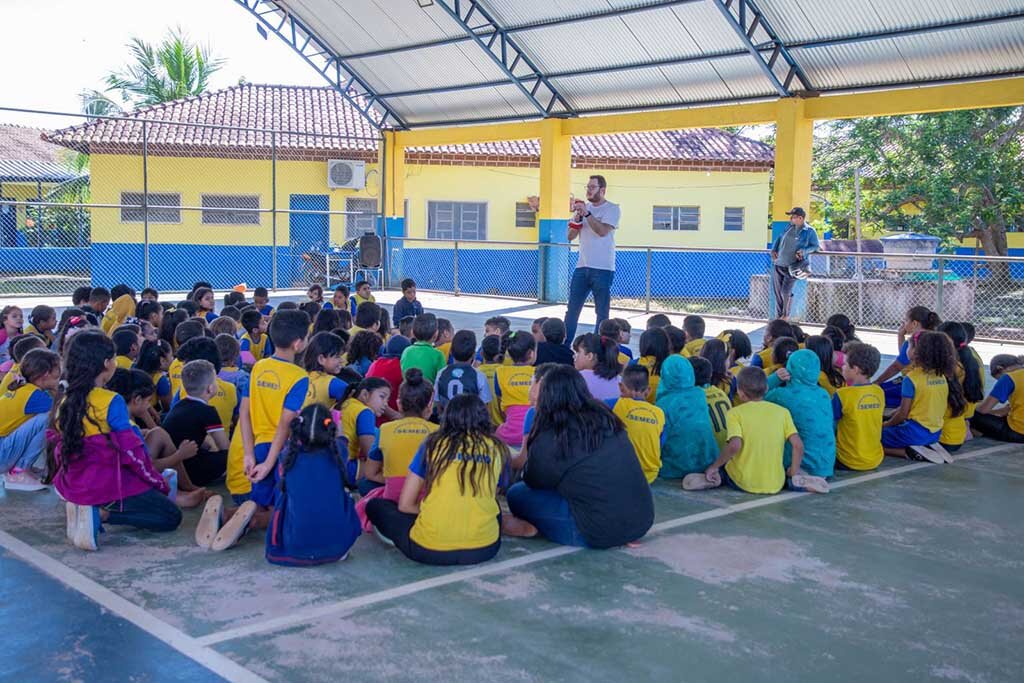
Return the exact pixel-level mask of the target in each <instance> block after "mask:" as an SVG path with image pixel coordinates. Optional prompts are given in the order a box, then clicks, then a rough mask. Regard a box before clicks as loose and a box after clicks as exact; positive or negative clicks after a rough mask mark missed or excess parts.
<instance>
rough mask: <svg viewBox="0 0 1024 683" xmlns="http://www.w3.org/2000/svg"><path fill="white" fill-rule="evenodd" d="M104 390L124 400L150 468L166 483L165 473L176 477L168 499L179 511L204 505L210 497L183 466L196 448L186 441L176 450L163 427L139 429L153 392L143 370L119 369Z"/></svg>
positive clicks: (146, 415)
mask: <svg viewBox="0 0 1024 683" xmlns="http://www.w3.org/2000/svg"><path fill="white" fill-rule="evenodd" d="M107 389H110V390H111V391H116V392H117V393H118V394H120V396H121V398H123V399H124V402H125V405H127V406H128V417H129V419H130V421H131V423H132V429H134V430H135V432H136V433H137V434H138V435H139V437H140V438H141V439H142V440H143V442H144V443H145V444H146V451H147V452H148V453H149V457H150V459H151V460H152V461H153V466H154V467H155V468H156V469H157V470H159V471H160V472H162V473H163V475H164V478H165V479H166V478H167V476H168V470H173V471H174V472H175V473H176V475H177V477H176V479H177V490H176V491H175V490H174V489H172V490H171V492H170V497H171V499H172V500H173V501H174V502H175V503H176V504H177V505H178V507H180V508H191V507H195V506H197V505H199V504H200V503H202V502H204V501H205V500H206V499H207V498H208V497H209V496H208V495H207V492H206V489H205V488H201V487H198V486H196V485H195V484H193V483H192V480H191V479H189V476H188V471H187V470H186V469H185V466H184V462H185V461H186V460H188V459H189V458H192V457H195V455H196V453H198V452H199V444H198V443H196V442H195V441H191V440H187V441H183V442H182V443H181V444H180V445H179V446H175V445H174V441H173V440H172V439H171V436H170V435H169V434H168V433H167V430H165V429H164V428H163V427H153V428H151V429H140V428H139V425H140V424H142V425H145V424H146V422H145V421H146V419H147V418H148V417H149V414H150V400H151V399H152V397H153V393H154V391H155V389H154V387H153V380H152V379H150V377H149V375H147V374H146V373H145V372H143V371H142V370H135V369H133V370H125V369H124V368H118V369H117V370H115V371H114V376H113V377H111V378H110V381H109V382H107Z"/></svg>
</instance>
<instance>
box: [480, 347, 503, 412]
mask: <svg viewBox="0 0 1024 683" xmlns="http://www.w3.org/2000/svg"><path fill="white" fill-rule="evenodd" d="M480 358H481V363H480V365H479V366H478V367H477V369H478V370H480V372H482V373H484V376H485V377H486V378H487V381H488V383H489V384H490V386H492V387H493V386H494V378H495V376H496V375H497V374H498V368H500V367H501V366H503V365H504V364H505V354H504V353H503V351H502V348H501V337H500V336H499V335H496V334H492V335H488V336H486V337H484V340H483V342H481V343H480ZM487 412H488V413H489V414H490V416H491V422H492V423H494V424H496V425H500V424H501V423H502V422H504V421H505V416H504V415H503V414H502V412H501V399H499V398H498V397H497V396H495V395H494V392H493V391H492V392H491V400H490V401H489V402H488V404H487Z"/></svg>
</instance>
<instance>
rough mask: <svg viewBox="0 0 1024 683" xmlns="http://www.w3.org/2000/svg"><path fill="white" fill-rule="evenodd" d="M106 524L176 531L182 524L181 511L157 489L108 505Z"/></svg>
mask: <svg viewBox="0 0 1024 683" xmlns="http://www.w3.org/2000/svg"><path fill="white" fill-rule="evenodd" d="M103 509H104V510H106V511H107V512H108V513H110V516H109V517H107V521H106V524H123V525H124V526H133V527H135V528H136V529H146V530H148V531H174V530H175V529H177V528H178V526H179V525H180V524H181V510H180V509H178V506H177V505H175V504H174V503H172V502H171V499H170V498H168V497H167V496H165V495H164V494H162V493H160V492H159V491H157V490H156V489H150V490H148V491H146V492H145V493H140V494H139V495H137V496H132V497H130V498H125V499H123V500H115V501H114V502H113V503H107V504H106V505H104V506H103Z"/></svg>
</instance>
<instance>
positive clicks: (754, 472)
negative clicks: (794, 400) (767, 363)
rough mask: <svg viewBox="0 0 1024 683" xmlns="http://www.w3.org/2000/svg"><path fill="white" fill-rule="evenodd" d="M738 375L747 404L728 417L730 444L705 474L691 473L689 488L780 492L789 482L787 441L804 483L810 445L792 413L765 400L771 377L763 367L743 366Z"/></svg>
mask: <svg viewBox="0 0 1024 683" xmlns="http://www.w3.org/2000/svg"><path fill="white" fill-rule="evenodd" d="M736 379H737V388H736V392H737V395H739V396H741V397H742V399H743V403H742V404H741V405H738V406H735V407H734V408H733V409H732V410H730V411H729V415H728V416H727V417H726V422H727V423H728V434H727V436H728V441H727V442H726V445H725V448H723V449H722V452H721V453H719V455H718V458H717V459H716V460H715V461H714V462H713V463H711V465H710V466H708V468H707V469H706V470H705V471H704V472H701V473H699V474H691V475H689V476H687V477H686V478H685V479H684V480H683V488H684V489H686V490H688V491H696V490H700V489H710V488H715V487H718V486H721V485H722V484H726V485H728V486H730V487H732V488H735V489H739V490H740V491H746V492H747V493H762V494H773V493H778V492H779V491H781V490H782V487H783V486H785V485H786V475H787V471H786V468H785V467H784V466H783V464H782V459H783V452H784V451H785V445H786V444H787V443H789V445H790V446H791V447H792V462H791V463H790V466H789V472H788V474H789V475H790V476H792V477H793V479H794V481H795V483H800V484H802V483H804V482H803V481H802V479H801V477H802V475H801V474H800V462H801V460H802V459H803V455H804V444H803V441H801V440H800V434H798V433H797V431H796V425H794V424H793V419H792V417H791V416H790V414H789V411H788V410H786V409H785V408H783V407H782V406H778V405H775V404H773V403H768V402H766V401H765V400H764V395H765V394H766V393H767V391H768V380H767V379H766V378H765V376H764V373H763V372H762V371H761V370H760V369H758V368H743V369H742V370H740V373H739V375H738V376H737V378H736Z"/></svg>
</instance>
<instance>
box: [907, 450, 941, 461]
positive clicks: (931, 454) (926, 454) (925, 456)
mask: <svg viewBox="0 0 1024 683" xmlns="http://www.w3.org/2000/svg"><path fill="white" fill-rule="evenodd" d="M942 450H946V449H942ZM907 455H908V456H910V458H911V460H927V461H928V462H933V463H935V464H936V465H942V464H944V463H945V462H946V459H945V458H943V457H942V454H941V453H939V452H938V451H933V450H932V449H931V448H929V447H928V446H908V447H907Z"/></svg>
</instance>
